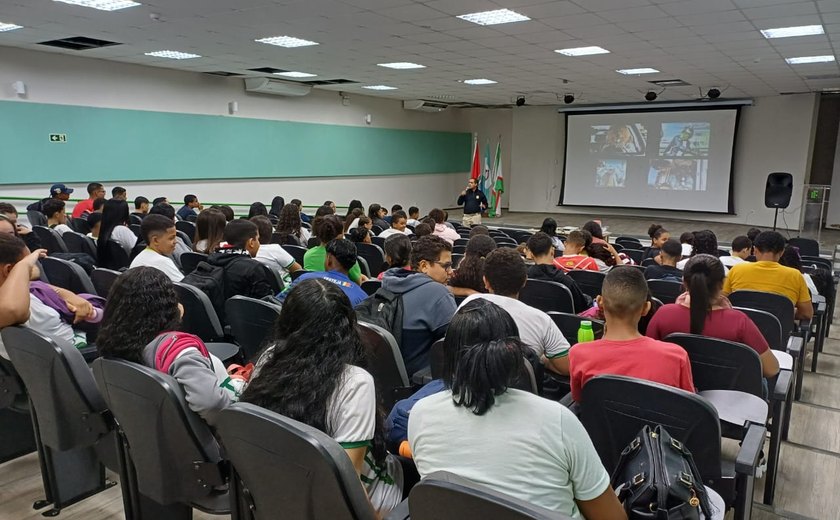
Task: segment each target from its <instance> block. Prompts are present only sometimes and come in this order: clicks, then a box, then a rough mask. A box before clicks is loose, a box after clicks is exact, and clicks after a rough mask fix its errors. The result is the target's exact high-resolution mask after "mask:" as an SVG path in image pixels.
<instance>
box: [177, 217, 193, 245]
mask: <svg viewBox="0 0 840 520" xmlns="http://www.w3.org/2000/svg"><path fill="white" fill-rule="evenodd" d="M178 222H186V223H187V224H192V222H187V221H186V220H179V221H178ZM193 225H195V224H193ZM175 234H176V235H177V236H178V238H180V239H181V241H182V242H183V243H184V245H185V246H187V247H188V248H190V249H192V248H193V239H192V238H190V235H188V234H187V233H184V232H183V231H181V230H180V229H177V228H176V230H175Z"/></svg>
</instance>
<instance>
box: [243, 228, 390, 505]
mask: <svg viewBox="0 0 840 520" xmlns="http://www.w3.org/2000/svg"><path fill="white" fill-rule="evenodd" d="M337 242H340V241H337ZM345 242H346V241H345ZM266 344H267V345H268V346H267V347H266V348H265V350H264V351H263V352H262V354H261V355H260V357H259V359H258V361H257V362H256V367H255V369H254V374H253V376H252V378H251V382H250V383H249V385H248V387H247V388H246V389H245V391H244V392H243V393H242V401H243V402H248V403H253V404H255V405H258V406H261V407H263V408H266V409H268V410H271V411H273V412H276V413H279V414H282V415H284V416H286V417H289V418H291V419H294V420H296V421H300V422H303V423H305V424H308V425H309V426H312V427H313V428H317V429H318V430H321V431H322V432H324V433H326V434H327V435H329V436H330V437H332V438H333V439H335V440H336V441H337V442H338V443H339V444H341V446H342V447H343V448H344V450H345V451H346V452H347V456H348V457H350V460H351V461H352V462H353V466H354V467H355V468H356V472H357V473H358V474H359V476H360V478H361V480H362V485H363V486H364V488H365V490H366V491H367V495H368V497H369V498H370V501H371V505H372V506H373V507H374V509H376V510H377V511H380V512H382V513H385V512H387V511H389V510H390V509H393V508H394V507H395V506H396V505H397V504H398V503H399V502H400V501H401V500H402V496H403V491H402V487H403V473H402V467H401V465H400V463H399V462H398V461H397V460H396V459H395V458H394V457H393V456H392V455H388V453H387V451H386V449H385V442H384V434H383V425H382V415H381V414H380V413H378V411H377V395H376V387H375V385H374V381H373V377H371V375H370V374H369V373H368V372H366V371H365V370H364V369H363V368H362V367H364V366H365V364H366V358H365V350H364V348H363V346H362V344H361V340H360V339H359V333H358V331H357V330H356V314H355V312H353V306H352V305H351V304H350V302H349V301H348V299H347V296H345V294H344V293H343V292H342V291H340V290H339V287H337V286H336V285H335V284H333V283H329V282H327V281H326V280H323V279H315V280H306V281H302V282H300V283H298V284H297V285H295V287H294V288H293V289H292V290H291V291H290V292H289V294H288V296H287V297H286V301H285V303H284V304H283V309H282V310H281V311H280V317H279V318H278V319H277V321H275V324H274V327H273V328H272V330H271V331H270V332H269V333H268V337H267V338H266Z"/></svg>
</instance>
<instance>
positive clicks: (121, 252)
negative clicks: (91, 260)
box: [97, 239, 131, 271]
mask: <svg viewBox="0 0 840 520" xmlns="http://www.w3.org/2000/svg"><path fill="white" fill-rule="evenodd" d="M97 246H98V244H97ZM105 247H107V248H108V253H109V254H108V256H109V257H110V260H109V261H107V262H103V261H102V259H101V258H99V259H97V260H98V261H99V263H98V264H97V266H98V267H104V268H105V269H112V270H114V271H119V270H121V269H126V268H128V266H129V265H130V264H131V260H130V259H129V257H128V254H127V253H126V252H125V249H123V247H122V246H121V245H120V244H119V242H117V241H116V240H113V239H108V243H107V244H105Z"/></svg>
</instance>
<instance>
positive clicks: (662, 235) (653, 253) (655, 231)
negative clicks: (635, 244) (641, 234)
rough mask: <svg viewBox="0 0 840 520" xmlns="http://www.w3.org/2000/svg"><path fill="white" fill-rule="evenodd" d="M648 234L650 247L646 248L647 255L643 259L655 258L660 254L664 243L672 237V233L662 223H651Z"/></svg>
mask: <svg viewBox="0 0 840 520" xmlns="http://www.w3.org/2000/svg"><path fill="white" fill-rule="evenodd" d="M648 236H649V237H650V247H649V248H647V249H645V255H644V256H643V257H642V260H643V261H644V260H646V259H648V258H654V259H655V258H656V257H657V256H659V250H660V249H661V248H662V245H663V244H664V243H665V242H667V241H668V240H670V239H671V233H669V232H668V230H667V229H665V228H664V227H662V225H660V224H651V225H650V227H649V228H648ZM657 263H658V261H657Z"/></svg>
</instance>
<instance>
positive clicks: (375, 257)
mask: <svg viewBox="0 0 840 520" xmlns="http://www.w3.org/2000/svg"><path fill="white" fill-rule="evenodd" d="M356 251H357V252H358V254H359V258H364V259H365V261H366V262H367V265H368V269H369V270H370V276H371V277H373V278H376V277H377V276H379V273H381V272H382V271H383V270H384V268H385V267H386V264H385V253H384V252H382V248H381V247H379V246H378V245H376V244H365V243H363V242H359V243H357V244H356Z"/></svg>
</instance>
